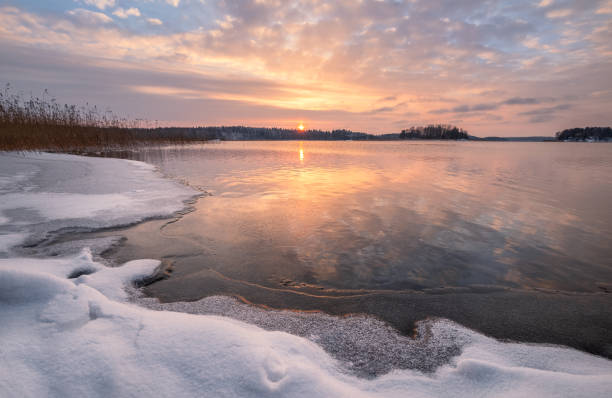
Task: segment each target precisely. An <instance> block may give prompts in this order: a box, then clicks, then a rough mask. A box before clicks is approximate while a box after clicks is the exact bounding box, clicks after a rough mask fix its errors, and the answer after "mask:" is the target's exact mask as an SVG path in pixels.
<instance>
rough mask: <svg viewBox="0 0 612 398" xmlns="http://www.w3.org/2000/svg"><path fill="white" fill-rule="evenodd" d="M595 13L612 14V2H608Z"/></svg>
mask: <svg viewBox="0 0 612 398" xmlns="http://www.w3.org/2000/svg"><path fill="white" fill-rule="evenodd" d="M595 13H596V14H600V15H607V14H612V1H610V0H608V1H607V2H605V3H604V4H602V5H601V6H600V7H599V8H598V9H597V11H595Z"/></svg>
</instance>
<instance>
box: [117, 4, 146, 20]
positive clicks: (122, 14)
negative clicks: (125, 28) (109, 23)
mask: <svg viewBox="0 0 612 398" xmlns="http://www.w3.org/2000/svg"><path fill="white" fill-rule="evenodd" d="M113 15H116V16H117V17H119V18H122V19H125V18H127V17H129V16H134V17H139V16H140V10H139V9H138V8H135V7H130V8H128V9H127V10H125V9H123V8H121V7H119V8H117V9H116V10H115V11H113Z"/></svg>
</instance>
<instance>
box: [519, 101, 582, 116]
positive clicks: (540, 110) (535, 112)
mask: <svg viewBox="0 0 612 398" xmlns="http://www.w3.org/2000/svg"><path fill="white" fill-rule="evenodd" d="M571 107H572V105H570V104H561V105H557V106H553V107H550V108H538V109H534V110H531V111H527V112H521V113H519V115H521V116H534V115H549V114H551V113H556V112H557V111H564V110H567V109H570V108H571Z"/></svg>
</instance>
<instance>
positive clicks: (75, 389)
mask: <svg viewBox="0 0 612 398" xmlns="http://www.w3.org/2000/svg"><path fill="white" fill-rule="evenodd" d="M7 159H10V161H12V159H15V157H12V156H5V155H0V166H3V164H4V162H7ZM18 159H22V160H21V161H20V162H19V163H18V165H17V166H15V164H14V163H11V167H12V168H13V169H15V171H19V170H23V171H24V173H23V174H20V175H23V176H25V177H23V178H21V177H20V179H17V178H15V179H11V176H10V175H9V176H6V177H5V179H4V180H0V183H1V184H3V185H1V188H2V191H1V192H0V208H1V209H2V211H3V216H4V217H6V218H7V219H8V220H10V221H9V222H8V223H7V225H4V226H2V228H4V229H1V230H0V232H2V233H3V235H2V236H4V237H6V236H9V234H13V235H14V234H21V236H20V237H15V236H14V237H13V238H10V239H12V241H9V240H10V239H9V238H4V240H3V241H2V242H4V245H5V246H4V247H6V253H7V256H9V257H8V258H2V259H0V341H2V344H1V345H0V396H2V397H41V396H51V397H97V396H99V397H107V396H120V397H137V396H138V397H139V396H172V397H184V396H211V397H236V396H239V397H259V396H265V397H268V396H283V397H284V396H287V397H312V396H334V397H336V396H337V397H348V396H350V397H352V398H357V397H400V396H401V397H405V396H414V397H432V396H433V397H436V396H440V397H442V396H495V397H519V396H538V397H548V396H550V397H552V396H555V397H557V396H572V397H575V396H588V397H607V396H610V392H611V391H612V361H608V360H606V359H604V358H599V357H595V356H592V355H589V354H586V353H582V352H579V351H576V350H572V349H568V348H563V347H554V346H541V345H530V344H517V343H502V342H498V341H496V340H494V339H491V338H488V337H486V336H483V335H480V334H478V333H476V332H474V331H471V330H468V329H466V328H463V327H461V326H460V325H457V324H454V323H452V322H450V321H447V320H432V321H429V329H428V330H429V332H430V333H431V334H432V335H431V336H430V337H429V339H432V340H434V341H437V340H436V339H439V338H440V336H442V337H444V336H447V337H448V336H452V337H453V339H452V340H453V341H454V342H457V344H460V347H461V352H460V353H459V354H458V355H457V356H456V357H454V358H453V359H452V360H451V361H450V362H449V363H447V364H446V365H443V366H440V367H438V368H437V370H435V372H433V373H422V372H419V371H412V370H401V371H400V370H394V371H391V372H389V373H387V374H385V375H383V376H379V377H376V378H374V379H367V378H360V377H357V376H356V375H355V374H354V373H351V372H350V366H348V365H347V364H346V363H343V362H342V361H339V360H336V359H334V358H332V357H331V356H330V355H329V354H328V353H327V352H326V351H325V350H323V348H322V347H321V346H320V345H318V344H316V343H315V342H313V341H310V340H308V339H306V338H303V337H299V336H295V335H292V334H288V333H284V332H278V331H267V330H264V329H261V328H259V327H257V326H254V325H250V324H247V323H244V322H240V321H237V320H233V319H230V318H227V317H221V316H213V315H197V314H187V313H180V312H173V311H154V310H151V309H147V308H143V307H142V306H138V305H136V304H134V303H131V302H130V301H129V295H128V293H127V292H126V289H127V288H129V287H130V286H131V285H132V284H133V283H134V282H136V281H139V280H141V279H142V278H144V277H146V276H148V275H150V274H151V273H152V272H154V270H155V269H156V268H157V267H158V266H159V264H160V263H159V261H157V260H146V259H143V260H136V261H130V262H128V263H126V264H123V265H122V266H120V267H108V266H106V265H104V264H101V263H99V262H97V261H95V260H94V258H93V257H92V254H91V250H89V249H87V248H83V249H82V250H81V251H80V252H79V253H77V254H65V255H62V256H57V257H46V258H26V257H18V256H17V254H16V253H17V251H16V250H15V248H14V247H13V245H15V244H19V243H14V242H23V241H24V239H25V237H28V238H27V239H32V236H33V235H38V236H39V237H40V236H43V235H42V234H49V233H53V231H54V229H53V228H55V227H57V226H61V227H62V228H63V227H66V226H71V227H83V226H86V227H88V228H94V227H96V226H98V227H99V226H101V225H106V226H108V225H112V224H113V223H125V222H126V221H128V220H133V221H132V222H135V221H136V220H139V219H144V218H147V217H154V216H163V215H169V214H172V213H173V212H175V211H177V210H180V209H181V208H182V207H183V206H184V201H185V200H187V199H189V198H190V197H191V196H192V195H193V192H191V191H189V189H187V188H185V187H182V186H179V185H178V184H176V183H173V182H171V181H168V180H165V179H163V178H161V177H160V176H159V175H157V174H156V173H155V172H154V170H153V169H152V168H150V167H148V166H146V165H143V164H139V163H136V162H127V161H121V160H114V159H113V160H111V159H89V158H79V157H73V156H67V155H45V154H43V155H28V156H26V157H25V158H18ZM10 161H9V162H10ZM72 164H74V168H75V169H76V170H78V172H75V171H72V172H71V171H69V170H70V169H71V167H72V166H71V165H72ZM56 168H59V169H60V170H59V171H58V170H57V169H56ZM1 170H3V171H4V170H8V167H7V168H4V167H2V168H1ZM61 171H64V172H65V173H68V174H69V178H67V179H66V178H64V177H65V176H66V174H63V173H62V172H61ZM70 173H71V174H70ZM108 173H110V174H111V175H110V176H109V175H108ZM94 176H99V177H100V179H98V180H96V181H89V179H91V178H93V177H94ZM111 177H112V178H111ZM62 178H64V180H62ZM7 181H8V182H7ZM11 184H13V185H11ZM79 184H82V185H80V186H79ZM132 184H133V185H132ZM143 185H145V187H143ZM140 189H143V191H142V192H140V191H138V190H140ZM165 189H168V192H165ZM87 190H91V195H92V196H93V198H92V200H91V201H89V200H88V198H87V197H88V196H89V195H90V194H89V193H88V192H87ZM148 192H151V195H148ZM30 193H32V194H30ZM39 193H44V194H48V195H39ZM96 195H111V196H106V198H116V199H117V200H119V202H120V203H117V204H114V203H109V202H106V201H105V200H99V199H100V198H99V197H96ZM7 198H10V202H9V201H8V200H7ZM17 198H19V199H20V201H19V202H15V200H16V199H17ZM36 198H39V200H37V199H36ZM58 198H65V199H66V200H68V201H69V202H70V203H72V204H73V205H74V207H75V212H74V213H71V212H69V211H67V210H66V208H63V207H62V206H64V205H60V204H57V203H50V202H53V201H56V200H58ZM80 200H86V201H88V203H87V204H81V203H76V202H78V201H80ZM42 202H44V203H42ZM152 203H154V204H152ZM24 204H27V206H23V205H24ZM20 209H21V210H20ZM76 215H78V216H76ZM87 219H89V221H87ZM11 242H13V243H11ZM258 311H259V310H258ZM258 314H259V315H258V316H265V312H260V313H258ZM309 316H313V317H316V316H317V315H315V314H311V315H309ZM321 316H322V317H328V318H330V319H331V318H333V317H329V316H326V315H321ZM336 320H337V321H338V323H339V324H341V325H342V320H341V319H340V318H336ZM351 322H355V323H356V324H355V327H356V328H357V329H359V330H360V333H361V335H367V334H368V327H372V325H373V324H372V323H371V321H370V320H369V318H367V317H362V318H359V317H357V318H354V319H352V320H351ZM374 326H376V325H374ZM447 337H444V338H443V339H448V338H447Z"/></svg>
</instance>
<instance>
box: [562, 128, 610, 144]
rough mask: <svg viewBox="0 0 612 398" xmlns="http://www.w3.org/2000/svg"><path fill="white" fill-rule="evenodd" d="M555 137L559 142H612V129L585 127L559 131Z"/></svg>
mask: <svg viewBox="0 0 612 398" xmlns="http://www.w3.org/2000/svg"><path fill="white" fill-rule="evenodd" d="M555 137H556V138H557V140H559V141H587V142H597V141H604V142H608V141H612V128H610V127H584V128H573V129H567V130H563V131H558V132H557V133H556V134H555Z"/></svg>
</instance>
